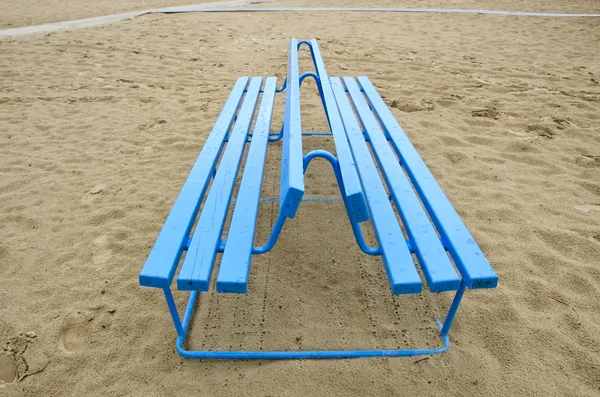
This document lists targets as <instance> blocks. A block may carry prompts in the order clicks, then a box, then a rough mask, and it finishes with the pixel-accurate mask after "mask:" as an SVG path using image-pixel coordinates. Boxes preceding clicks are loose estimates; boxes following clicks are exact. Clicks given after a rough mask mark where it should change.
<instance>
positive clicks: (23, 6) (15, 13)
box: [0, 0, 214, 29]
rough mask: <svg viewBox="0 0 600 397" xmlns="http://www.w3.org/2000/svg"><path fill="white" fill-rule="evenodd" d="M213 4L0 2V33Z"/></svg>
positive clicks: (166, 0)
mask: <svg viewBox="0 0 600 397" xmlns="http://www.w3.org/2000/svg"><path fill="white" fill-rule="evenodd" d="M213 1H214V0H141V1H131V0H101V1H100V0H94V1H80V0H45V1H39V0H23V1H4V0H3V1H0V29H8V28H16V27H20V26H29V25H39V24H43V23H48V22H63V21H70V20H73V19H80V18H90V17H99V16H102V15H110V14H118V13H123V12H129V11H139V10H148V9H153V8H160V7H170V6H178V5H188V4H201V3H209V2H213Z"/></svg>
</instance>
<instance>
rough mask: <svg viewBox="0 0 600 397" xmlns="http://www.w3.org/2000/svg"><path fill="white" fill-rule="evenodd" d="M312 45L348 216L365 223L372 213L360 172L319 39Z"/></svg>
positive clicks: (351, 219)
mask: <svg viewBox="0 0 600 397" xmlns="http://www.w3.org/2000/svg"><path fill="white" fill-rule="evenodd" d="M311 45H312V51H313V57H314V58H313V59H314V62H315V66H316V69H317V74H318V75H319V80H320V82H321V90H322V92H323V98H324V102H325V103H324V105H325V112H326V113H327V120H328V121H329V127H330V128H331V133H332V134H333V141H334V143H335V152H336V155H337V158H338V161H339V165H340V172H341V174H342V181H343V182H344V186H343V189H344V196H345V199H346V208H347V210H348V216H349V218H350V221H352V222H357V223H358V222H364V221H366V220H368V219H369V211H368V209H367V203H366V201H365V195H364V194H363V191H362V187H361V185H360V180H359V179H358V173H357V171H356V165H355V164H354V158H353V157H352V152H351V151H350V145H349V144H348V138H347V137H346V131H345V130H344V125H343V124H342V119H341V117H340V112H339V110H338V107H337V104H336V102H335V97H334V95H333V90H332V89H331V83H330V82H329V76H328V74H327V70H326V69H325V63H324V62H323V58H322V56H321V51H320V49H319V44H318V43H317V40H316V39H313V40H312V41H311Z"/></svg>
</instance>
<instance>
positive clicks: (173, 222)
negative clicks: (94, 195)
mask: <svg viewBox="0 0 600 397" xmlns="http://www.w3.org/2000/svg"><path fill="white" fill-rule="evenodd" d="M247 84H248V77H240V78H239V79H238V80H237V82H236V83H235V85H234V87H233V89H232V91H231V94H230V95H229V98H228V99H227V102H226V103H225V106H223V110H221V114H220V115H219V117H218V119H217V121H216V122H215V124H214V126H213V128H212V131H211V132H210V135H209V136H208V138H207V139H206V142H205V143H204V146H203V147H202V150H201V151H200V154H199V155H198V158H197V159H196V162H195V163H194V166H193V167H192V170H191V171H190V174H189V175H188V177H187V180H186V181H185V184H184V185H183V188H182V189H181V192H180V193H179V196H178V197H177V200H176V201H175V204H174V205H173V208H172V209H171V212H170V213H169V216H168V217H167V220H166V221H165V224H164V225H163V227H162V230H161V231H160V233H159V235H158V238H157V240H156V242H155V243H154V247H153V248H152V250H151V251H150V255H148V259H147V260H146V263H145V264H144V267H143V268H142V271H141V273H140V276H139V281H140V285H143V286H146V287H157V288H168V287H169V286H170V285H171V281H172V280H173V276H174V275H175V271H176V270H177V265H178V264H179V258H180V257H181V254H182V252H183V250H184V249H185V245H186V243H187V239H188V236H189V234H190V229H191V228H192V226H193V224H194V220H195V218H196V215H197V213H198V209H199V208H200V203H201V201H202V197H204V194H205V192H206V187H207V186H208V183H209V181H210V178H211V175H212V173H213V170H214V167H215V162H216V161H217V158H218V157H219V154H220V153H221V149H222V148H223V143H224V141H225V138H226V137H227V133H228V132H229V130H230V128H231V125H232V123H233V120H234V117H235V114H236V112H237V109H238V107H239V104H240V102H241V100H242V96H243V95H244V89H245V88H246V86H247Z"/></svg>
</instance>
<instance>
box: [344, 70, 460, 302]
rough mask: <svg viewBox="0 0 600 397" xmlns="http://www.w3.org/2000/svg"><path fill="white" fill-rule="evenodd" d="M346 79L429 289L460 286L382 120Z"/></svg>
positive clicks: (347, 78) (358, 89) (356, 86)
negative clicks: (382, 124) (387, 135)
mask: <svg viewBox="0 0 600 397" xmlns="http://www.w3.org/2000/svg"><path fill="white" fill-rule="evenodd" d="M343 80H344V84H346V88H347V89H348V93H349V94H350V98H351V99H352V102H353V104H354V108H355V109H356V113H357V114H358V118H359V119H360V121H361V123H362V125H363V128H364V129H365V131H366V133H367V136H368V138H369V141H370V142H371V147H372V149H373V154H374V155H375V158H376V159H377V162H378V163H379V169H380V170H381V173H382V174H383V177H384V179H385V181H386V183H387V186H388V189H389V191H390V193H391V196H392V199H393V200H394V203H395V204H396V208H397V209H398V213H399V214H400V217H401V219H402V223H403V224H404V227H405V229H406V232H407V234H408V237H409V239H410V241H411V243H412V247H413V249H414V251H415V254H416V256H417V258H418V259H419V264H420V266H421V270H422V271H423V274H424V275H425V279H426V280H427V284H428V286H429V289H430V290H431V291H432V292H441V291H452V290H457V289H458V287H459V286H460V278H459V277H458V274H457V273H456V270H454V267H453V266H452V263H451V262H450V259H449V258H448V254H446V250H445V249H444V247H443V246H442V243H441V242H440V239H439V237H438V235H437V233H436V231H435V229H434V227H433V225H432V224H431V222H430V221H429V218H428V217H427V213H426V212H425V209H424V208H423V206H422V205H421V202H420V201H419V198H418V197H417V195H416V193H415V191H414V189H413V188H412V186H411V185H410V182H409V180H408V178H407V176H406V174H404V171H403V170H402V167H401V166H400V163H399V162H398V159H397V158H396V155H395V154H394V152H393V149H392V148H391V147H390V145H389V143H388V142H387V139H386V137H385V135H384V132H383V131H382V129H381V127H380V125H379V122H378V121H377V119H376V118H375V116H374V115H373V112H372V111H371V109H370V108H369V105H368V104H367V102H366V101H365V98H364V97H363V94H362V93H361V91H360V88H359V87H358V85H357V84H356V81H354V78H352V77H344V79H343Z"/></svg>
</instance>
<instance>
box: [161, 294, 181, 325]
mask: <svg viewBox="0 0 600 397" xmlns="http://www.w3.org/2000/svg"><path fill="white" fill-rule="evenodd" d="M163 291H164V292H165V299H166V300H167V306H169V312H170V313H171V318H172V319H173V324H175V329H176V330H177V335H179V336H182V335H184V327H183V326H182V325H181V320H180V319H179V313H178V312H177V305H175V299H173V294H172V293H171V289H170V288H164V289H163Z"/></svg>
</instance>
